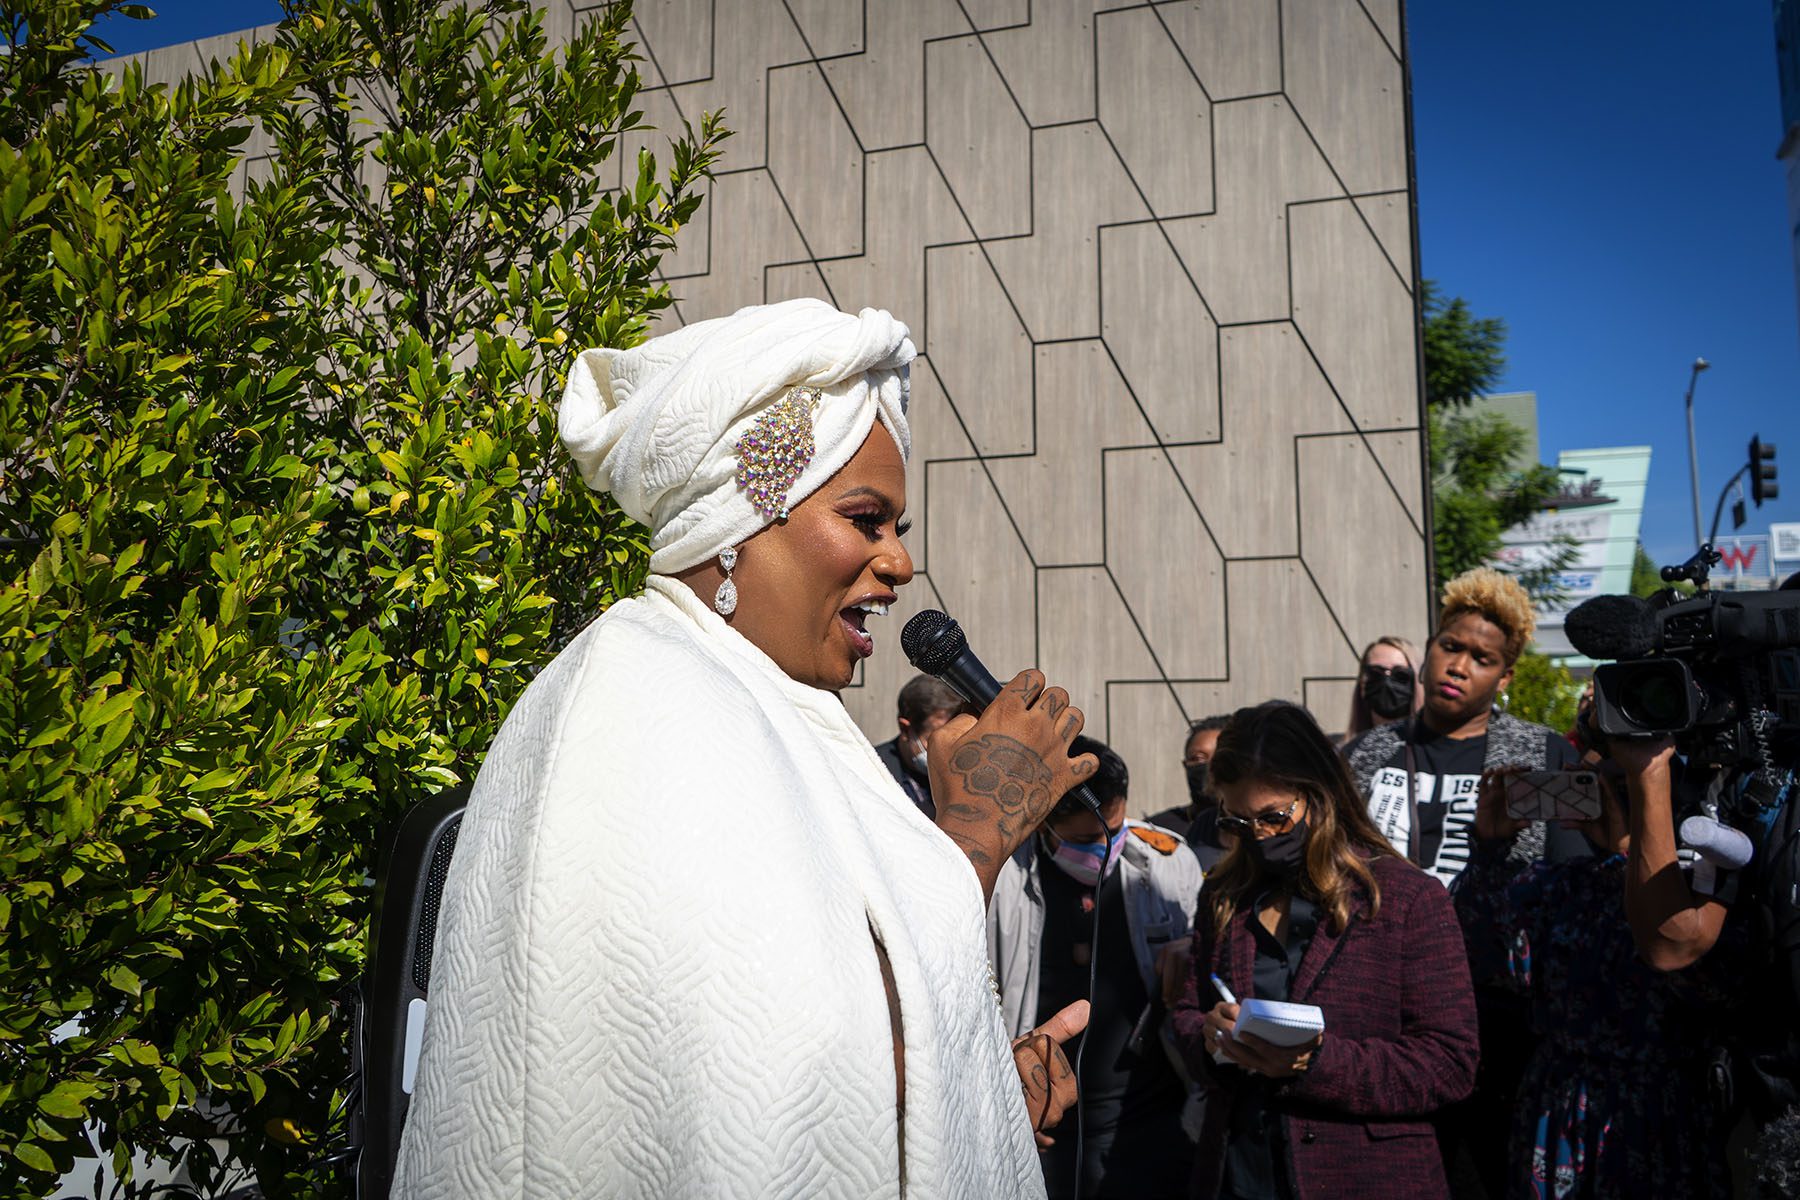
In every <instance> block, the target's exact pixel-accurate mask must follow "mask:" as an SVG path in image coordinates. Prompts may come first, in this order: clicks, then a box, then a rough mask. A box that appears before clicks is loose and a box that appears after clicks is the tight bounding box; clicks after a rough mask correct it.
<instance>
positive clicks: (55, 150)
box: [0, 0, 723, 1194]
mask: <svg viewBox="0 0 1800 1200" xmlns="http://www.w3.org/2000/svg"><path fill="white" fill-rule="evenodd" d="M114 11H121V12H125V13H127V14H128V15H130V14H131V13H133V12H134V11H136V10H135V9H134V6H129V5H120V4H118V3H116V0H25V2H24V3H22V4H19V5H17V6H16V7H11V6H9V11H8V13H7V20H6V21H5V22H4V23H0V26H3V27H0V37H5V38H9V39H10V41H11V45H10V53H7V54H5V55H4V56H0V757H3V758H4V761H5V776H4V782H3V783H0V1180H3V1181H4V1182H5V1185H6V1187H7V1190H8V1192H9V1193H11V1192H18V1191H23V1192H24V1193H26V1194H37V1193H42V1192H44V1191H45V1190H47V1189H48V1188H50V1187H51V1186H53V1185H54V1182H55V1179H56V1177H57V1176H58V1175H59V1174H61V1173H64V1172H66V1171H68V1170H70V1169H71V1168H72V1167H74V1166H75V1165H76V1162H77V1160H78V1159H80V1158H81V1157H83V1156H85V1155H88V1154H91V1153H92V1151H91V1150H90V1149H89V1148H88V1143H87V1140H86V1134H85V1133H84V1132H83V1129H84V1126H85V1127H87V1128H90V1129H93V1130H96V1131H98V1136H99V1139H100V1142H101V1147H100V1149H101V1151H102V1152H103V1153H105V1154H107V1155H109V1156H110V1157H111V1159H112V1162H113V1164H114V1166H115V1169H117V1170H120V1171H121V1172H128V1170H129V1158H130V1156H131V1154H132V1153H134V1152H139V1151H142V1152H148V1153H150V1154H152V1155H153V1156H156V1157H160V1158H164V1159H180V1160H182V1161H184V1163H185V1165H186V1167H187V1169H188V1170H189V1171H190V1173H191V1174H192V1175H193V1176H194V1177H195V1178H196V1179H197V1180H198V1181H199V1182H200V1183H201V1184H202V1186H206V1185H208V1184H209V1183H210V1182H211V1181H214V1180H217V1179H218V1178H219V1177H220V1176H221V1174H222V1172H223V1171H224V1170H225V1169H226V1168H227V1167H231V1166H237V1167H250V1168H253V1169H254V1170H255V1172H256V1173H257V1175H258V1176H259V1177H260V1179H261V1181H262V1182H263V1184H264V1186H265V1187H266V1188H267V1189H268V1190H269V1191H270V1192H271V1194H279V1193H289V1192H297V1191H304V1190H311V1189H312V1188H313V1187H314V1186H315V1185H318V1184H319V1182H320V1181H319V1180H318V1179H316V1178H313V1177H312V1173H309V1170H308V1167H307V1164H308V1163H309V1162H310V1161H311V1160H312V1159H313V1158H314V1157H315V1155H316V1154H317V1152H318V1144H319V1141H320V1139H321V1135H322V1133H323V1130H324V1128H325V1125H326V1119H327V1111H326V1110H327V1107H328V1105H329V1103H330V1101H331V1099H332V1097H331V1090H332V1087H333V1085H334V1083H335V1082H336V1080H337V1079H338V1078H339V1077H340V1076H341V1073H342V1070H343V1065H344V1061H345V1047H344V1043H345V1038H346V1036H347V1030H346V1029H345V1028H344V1023H343V1021H342V1020H341V1017H340V1016H339V1015H338V1014H337V1012H336V1010H335V1008H334V998H335V997H336V996H337V995H338V994H339V993H340V991H341V989H342V987H343V984H344V983H345V981H346V980H348V979H349V978H351V977H353V976H354V975H355V974H356V973H357V972H358V970H359V969H360V963H361V956H362V946H363V934H364V923H365V920H366V915H367V913H366V903H367V887H366V883H367V874H368V872H369V870H370V869H371V868H372V867H373V865H374V856H375V854H376V853H377V850H378V845H379V841H380V838H381V836H382V834H383V832H384V830H385V829H386V828H387V827H388V826H389V825H390V824H391V822H392V820H393V819H394V817H395V816H396V815H397V814H398V813H399V812H401V811H403V810H404V809H405V808H406V807H408V806H409V805H411V804H412V803H414V802H416V801H418V800H419V799H421V798H423V797H425V796H427V795H429V794H431V793H433V792H435V791H437V790H439V789H441V788H442V787H444V786H445V785H447V784H449V783H451V782H453V781H455V780H457V779H460V778H466V777H469V776H470V775H472V774H473V771H474V770H475V768H476V767H477V766H478V764H479V761H480V756H481V754H482V752H483V751H484V750H485V748H486V746H487V745H488V743H489V742H490V741H491V739H492V737H493V735H494V732H495V730H496V728H497V726H498V723H499V722H500V720H501V719H502V718H503V717H504V715H505V713H506V711H507V709H508V707H509V706H510V705H511V704H512V702H513V701H514V700H515V699H516V697H517V696H518V694H519V692H520V691H521V689H522V688H523V687H524V686H525V684H526V683H527V682H528V680H529V677H530V674H531V670H532V668H533V667H535V666H536V665H539V664H541V663H542V662H544V661H546V660H548V659H549V657H551V655H552V654H553V653H554V652H555V650H556V649H557V648H559V647H560V645H561V644H562V643H563V642H564V641H566V639H567V638H568V637H569V636H570V635H571V634H572V633H573V632H574V631H575V630H576V629H578V628H579V627H580V626H581V625H582V624H584V623H585V622H586V621H587V620H589V619H591V618H592V616H593V615H594V614H596V613H597V612H599V611H600V610H601V609H602V608H603V607H604V606H605V605H606V604H607V603H609V602H610V600H611V599H612V598H614V597H615V596H618V595H620V594H624V593H626V592H628V591H630V590H632V589H633V588H635V586H636V585H637V583H638V582H639V580H640V578H641V575H642V572H643V570H644V563H645V559H646V551H645V546H644V544H643V538H642V531H641V530H639V529H638V528H636V527H635V526H633V525H631V524H630V523H629V522H628V521H626V520H625V519H624V518H623V517H621V516H620V515H619V514H618V513H617V511H616V510H615V509H613V508H611V507H610V506H609V505H608V504H606V503H605V502H604V501H603V500H601V499H600V498H598V497H595V496H594V495H593V494H592V493H590V492H589V491H588V490H587V489H586V488H584V487H582V486H580V483H579V480H578V479H577V478H575V477H574V475H573V472H572V469H571V468H570V467H569V466H568V465H567V464H566V461H565V460H564V459H563V457H562V456H561V455H560V454H559V452H558V450H557V447H556V442H555V422H554V414H553V409H552V404H553V401H554V399H555V397H556V395H557V394H558V392H559V391H560V387H561V383H562V375H561V371H562V368H563V367H564V366H565V365H566V361H567V360H568V358H569V357H570V355H571V352H572V351H573V350H574V349H575V348H576V347H578V346H583V345H595V344H602V343H605V344H612V345H622V344H629V343H630V342H631V341H632V340H634V339H637V338H639V337H641V336H642V333H643V330H644V327H645V322H646V321H647V319H648V318H649V317H650V316H651V315H652V314H654V313H655V312H656V311H657V310H659V309H660V308H662V307H663V306H665V305H666V304H667V303H668V302H669V297H668V294H667V291H666V289H664V288H663V287H661V286H660V285H659V284H658V283H657V282H656V267H657V262H658V260H659V258H660V257H661V255H663V254H664V253H666V252H667V251H668V250H669V249H670V247H671V246H672V244H673V238H674V236H675V234H676V231H677V230H678V229H679V227H680V225H681V224H682V223H683V222H685V221H686V220H688V219H689V217H691V215H692V214H693V212H694V210H695V207H696V206H697V204H698V203H699V193H698V191H697V188H698V185H699V184H700V182H701V181H702V180H703V178H704V176H705V173H706V172H707V170H708V169H709V168H710V165H711V163H712V162H713V159H714V156H715V154H716V146H717V143H718V141H719V139H720V138H721V137H723V133H722V131H721V130H720V129H719V127H718V125H717V123H716V121H715V120H714V118H712V117H710V116H709V117H707V118H706V119H704V120H703V121H702V123H701V126H700V128H699V129H698V130H696V131H692V132H691V133H690V135H689V136H688V137H685V138H682V139H681V140H679V141H678V142H677V143H676V144H675V146H674V148H673V152H672V161H671V163H670V166H669V169H668V171H667V173H666V174H662V173H659V170H658V168H657V166H656V164H655V163H654V162H653V161H652V160H651V159H650V157H649V156H648V155H647V154H644V155H641V156H640V157H639V158H638V160H637V161H636V162H635V163H634V164H633V167H634V170H633V171H632V172H631V173H630V174H628V175H627V176H626V178H625V179H624V181H623V183H624V186H618V185H619V182H620V181H619V179H618V177H617V175H616V174H615V176H614V179H613V184H614V186H613V188H611V189H607V188H606V187H605V176H604V174H603V167H604V166H605V165H606V164H607V163H608V160H609V159H611V158H612V157H613V156H615V155H616V154H618V153H619V151H620V147H621V141H622V139H623V138H625V137H627V136H629V134H630V131H631V130H632V129H633V127H634V126H635V125H636V124H637V121H638V116H637V114H636V112H635V111H634V110H633V108H632V104H633V99H634V96H635V91H636V86H637V77H636V74H635V72H634V71H633V70H632V68H631V55H630V52H629V48H628V47H627V45H626V44H625V43H624V41H623V31H624V29H625V23H626V21H627V19H628V12H627V9H626V6H624V5H616V6H612V7H610V8H608V9H606V10H604V11H603V12H602V13H601V14H600V15H598V16H597V17H596V18H595V19H594V20H592V21H591V22H589V23H588V24H587V25H586V26H585V27H584V28H583V29H582V30H581V31H580V32H579V33H578V34H577V35H576V36H575V38H574V40H573V41H572V42H571V43H570V44H568V45H567V46H565V47H554V48H553V47H551V46H549V45H548V44H547V39H546V37H545V34H544V31H543V28H542V25H541V20H540V17H539V15H538V14H537V13H536V12H534V11H533V10H532V9H530V8H529V6H528V5H526V4H525V3H524V2H523V0H489V2H488V3H485V4H481V5H478V6H475V7H471V8H466V9H465V8H461V7H456V6H446V7H443V8H441V9H440V8H439V7H438V6H437V5H435V4H431V3H422V2H419V0H384V3H382V4H379V5H376V4H367V3H345V2H343V0H304V2H301V3H296V4H295V5H294V6H293V7H292V8H290V10H289V11H288V14H287V18H286V19H285V20H284V21H283V23H282V25H281V27H280V30H279V33H278V34H277V36H276V37H275V38H273V39H272V40H271V41H269V42H266V43H265V44H262V45H259V46H255V47H252V48H248V49H242V50H240V52H239V53H238V54H237V55H236V56H234V57H233V58H232V59H231V61H229V62H226V63H214V64H212V65H211V66H210V67H209V68H208V69H207V70H206V71H204V72H202V73H200V74H199V75H197V76H195V77H193V78H190V79H187V80H185V81H183V82H182V83H181V84H180V85H178V86H176V87H173V88H167V89H165V88H161V87H151V86H148V85H146V84H145V82H144V80H143V78H142V76H141V74H140V73H139V72H138V71H137V70H136V69H135V68H131V67H126V68H124V69H122V70H119V71H116V72H113V71H95V70H92V69H90V68H88V67H87V66H86V65H85V64H84V62H83V56H84V55H85V54H87V53H88V52H89V50H90V48H91V46H92V45H93V42H94V40H95V39H93V37H92V34H91V28H92V25H93V22H94V21H95V20H96V19H97V18H98V17H100V16H103V15H105V14H107V13H110V12H114ZM370 117H372V118H373V119H374V120H373V122H371V121H369V120H366V119H365V118H370ZM258 131H260V133H261V135H262V136H263V137H265V138H266V139H267V145H268V146H269V147H270V148H271V149H272V152H273V153H272V156H271V157H270V158H268V159H267V160H266V161H264V162H260V163H253V162H251V161H250V155H249V148H250V146H251V145H252V143H251V142H250V141H249V139H250V138H251V137H252V136H254V135H256V134H257V133H258ZM221 1130H224V1131H226V1132H228V1133H229V1134H230V1136H229V1139H228V1142H227V1143H226V1144H227V1145H228V1147H229V1149H228V1152H227V1154H226V1161H225V1162H223V1163H221V1162H220V1161H218V1160H217V1156H216V1154H215V1151H214V1150H213V1148H212V1147H211V1146H210V1145H209V1143H208V1141H207V1140H206V1139H207V1138H208V1137H210V1136H216V1135H217V1134H219V1133H220V1131H221Z"/></svg>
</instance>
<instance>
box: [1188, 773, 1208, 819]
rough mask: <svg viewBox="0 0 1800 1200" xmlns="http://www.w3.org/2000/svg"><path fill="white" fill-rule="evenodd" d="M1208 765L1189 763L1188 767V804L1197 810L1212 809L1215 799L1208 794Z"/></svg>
mask: <svg viewBox="0 0 1800 1200" xmlns="http://www.w3.org/2000/svg"><path fill="white" fill-rule="evenodd" d="M1208 765H1209V764H1207V763H1189V764H1188V765H1187V781H1188V802H1189V803H1190V804H1192V805H1193V806H1194V807H1195V809H1202V808H1211V807H1212V804H1213V798H1212V797H1211V796H1209V795H1207V794H1206V769H1207V767H1208Z"/></svg>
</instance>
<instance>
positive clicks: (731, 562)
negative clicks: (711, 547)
mask: <svg viewBox="0 0 1800 1200" xmlns="http://www.w3.org/2000/svg"><path fill="white" fill-rule="evenodd" d="M719 565H720V566H721V567H723V568H725V582H724V583H721V584H720V585H719V590H718V592H717V594H715V595H714V596H713V609H714V610H715V611H716V612H717V613H718V614H719V615H720V616H721V617H729V616H730V615H731V614H732V613H734V612H736V611H737V584H735V583H733V582H732V581H731V571H732V568H734V567H736V566H737V547H736V546H727V547H725V548H724V549H723V550H721V551H719Z"/></svg>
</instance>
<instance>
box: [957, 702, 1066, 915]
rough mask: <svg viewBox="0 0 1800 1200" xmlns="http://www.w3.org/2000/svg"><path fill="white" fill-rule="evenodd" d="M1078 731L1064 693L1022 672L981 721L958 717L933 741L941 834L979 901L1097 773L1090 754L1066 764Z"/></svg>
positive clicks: (990, 893) (991, 892) (989, 707)
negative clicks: (957, 850)
mask: <svg viewBox="0 0 1800 1200" xmlns="http://www.w3.org/2000/svg"><path fill="white" fill-rule="evenodd" d="M1081 726H1082V715H1081V710H1080V709H1078V708H1075V707H1072V706H1071V705H1070V704H1069V694H1068V693H1067V692H1065V691H1063V690H1062V689H1061V688H1059V687H1047V686H1046V685H1045V681H1044V676H1043V674H1042V672H1039V671H1021V672H1019V674H1018V675H1017V676H1015V677H1014V678H1013V680H1012V682H1011V683H1008V684H1007V685H1006V686H1005V687H1003V688H1001V689H1000V694H999V695H998V696H996V697H995V698H994V702H993V703H992V704H990V705H988V708H987V711H986V712H984V713H982V714H981V716H980V718H979V719H978V718H975V717H967V716H964V717H957V718H955V719H953V720H951V721H950V722H948V723H947V724H945V725H944V726H943V727H942V728H941V729H939V730H938V731H937V732H936V733H934V734H933V735H932V737H931V742H930V745H929V747H928V750H927V759H928V761H929V762H930V764H931V768H930V769H931V796H932V800H933V801H934V802H935V803H936V805H937V813H938V816H937V823H938V828H940V829H942V830H943V831H944V832H945V833H946V834H948V835H949V836H950V838H951V840H953V841H954V842H955V843H956V844H957V845H958V846H961V847H962V850H963V853H964V854H967V855H968V856H969V862H970V864H971V865H973V866H974V868H975V874H976V875H977V876H978V877H979V878H980V880H981V890H982V894H983V896H986V897H991V896H992V895H993V894H994V882H995V880H997V879H998V878H999V877H1000V868H1001V866H1002V865H1004V864H1005V862H1006V860H1007V858H1008V857H1009V856H1010V855H1011V854H1012V852H1013V851H1014V850H1017V849H1018V848H1019V845H1020V843H1022V842H1023V841H1024V840H1025V839H1026V838H1027V837H1028V836H1030V834H1031V831H1032V830H1034V829H1036V828H1037V827H1038V824H1039V823H1040V822H1041V821H1043V819H1044V817H1045V816H1047V815H1048V814H1049V812H1050V810H1051V809H1052V808H1053V807H1055V805H1056V802H1057V801H1058V800H1060V799H1062V797H1063V795H1064V793H1066V792H1067V791H1068V790H1069V789H1070V788H1072V787H1074V786H1075V785H1076V784H1077V783H1080V782H1082V781H1083V780H1085V779H1088V778H1089V777H1091V776H1092V775H1093V774H1094V772H1095V771H1096V770H1098V769H1099V766H1100V764H1099V762H1098V761H1097V760H1096V759H1095V758H1094V756H1093V755H1091V754H1083V755H1081V756H1080V757H1079V758H1070V757H1069V743H1070V742H1071V741H1073V740H1074V738H1075V735H1076V734H1078V733H1080V732H1081Z"/></svg>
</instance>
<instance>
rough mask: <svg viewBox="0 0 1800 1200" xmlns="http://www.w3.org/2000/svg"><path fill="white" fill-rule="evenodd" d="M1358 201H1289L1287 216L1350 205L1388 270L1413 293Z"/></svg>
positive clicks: (1350, 198)
mask: <svg viewBox="0 0 1800 1200" xmlns="http://www.w3.org/2000/svg"><path fill="white" fill-rule="evenodd" d="M1393 194H1394V193H1392V192H1385V193H1384V192H1365V193H1364V195H1365V196H1380V195H1393ZM1356 201H1357V197H1355V196H1351V195H1348V194H1346V195H1343V196H1322V197H1320V198H1318V199H1315V200H1289V201H1288V202H1287V210H1288V214H1287V215H1288V216H1289V217H1290V218H1291V217H1292V216H1293V210H1294V209H1296V208H1310V207H1312V206H1313V205H1317V204H1348V205H1350V207H1351V209H1352V210H1353V211H1354V212H1355V213H1356V215H1357V219H1358V220H1360V221H1361V222H1362V223H1363V228H1365V229H1367V230H1368V231H1369V240H1370V241H1372V242H1374V243H1375V249H1376V250H1378V251H1380V253H1381V257H1382V258H1383V259H1385V260H1386V262H1387V265H1388V268H1389V269H1390V270H1391V271H1393V272H1394V278H1395V279H1398V280H1399V281H1400V286H1401V287H1403V288H1405V289H1406V291H1407V292H1408V293H1411V291H1412V288H1411V286H1409V285H1408V284H1407V282H1406V274H1405V273H1404V272H1403V271H1401V270H1400V264H1399V263H1397V262H1395V261H1394V256H1393V255H1392V254H1389V253H1388V248H1387V244H1386V243H1385V242H1383V241H1382V240H1381V237H1380V235H1379V234H1377V233H1376V232H1375V226H1374V225H1372V224H1371V223H1370V222H1369V218H1368V215H1367V214H1366V213H1364V212H1363V210H1362V205H1360V204H1358V203H1357V202H1356ZM1290 252H1291V250H1290ZM1289 299H1290V301H1291V300H1292V297H1289Z"/></svg>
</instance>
